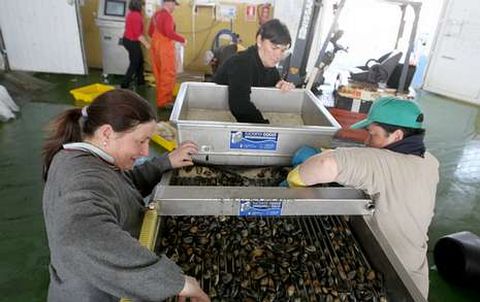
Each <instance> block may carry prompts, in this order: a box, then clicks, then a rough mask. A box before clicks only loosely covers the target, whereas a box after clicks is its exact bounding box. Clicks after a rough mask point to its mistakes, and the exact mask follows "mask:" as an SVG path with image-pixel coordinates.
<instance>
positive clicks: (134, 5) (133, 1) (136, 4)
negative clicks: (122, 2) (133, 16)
mask: <svg viewBox="0 0 480 302" xmlns="http://www.w3.org/2000/svg"><path fill="white" fill-rule="evenodd" d="M128 9H129V10H132V11H137V12H141V11H142V0H130V4H128Z"/></svg>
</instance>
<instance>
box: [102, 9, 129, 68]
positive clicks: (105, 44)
mask: <svg viewBox="0 0 480 302" xmlns="http://www.w3.org/2000/svg"><path fill="white" fill-rule="evenodd" d="M127 12H128V0H100V1H98V10H97V18H96V20H95V21H96V24H97V26H98V28H99V30H100V40H101V47H102V65H103V76H104V77H106V76H108V75H109V74H121V75H123V74H125V72H126V71H127V68H128V52H127V50H126V49H125V48H124V47H123V45H122V37H123V31H124V29H125V16H126V15H127Z"/></svg>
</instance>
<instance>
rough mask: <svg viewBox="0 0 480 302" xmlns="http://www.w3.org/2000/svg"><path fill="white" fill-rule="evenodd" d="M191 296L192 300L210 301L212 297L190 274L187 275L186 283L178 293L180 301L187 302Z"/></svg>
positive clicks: (196, 301)
mask: <svg viewBox="0 0 480 302" xmlns="http://www.w3.org/2000/svg"><path fill="white" fill-rule="evenodd" d="M187 298H190V301H191V302H210V298H209V297H208V296H207V294H206V293H205V292H204V291H203V290H202V288H201V287H200V285H199V284H198V282H197V280H195V279H194V278H192V277H190V276H185V285H184V286H183V289H182V291H181V292H180V293H178V301H179V302H185V301H187Z"/></svg>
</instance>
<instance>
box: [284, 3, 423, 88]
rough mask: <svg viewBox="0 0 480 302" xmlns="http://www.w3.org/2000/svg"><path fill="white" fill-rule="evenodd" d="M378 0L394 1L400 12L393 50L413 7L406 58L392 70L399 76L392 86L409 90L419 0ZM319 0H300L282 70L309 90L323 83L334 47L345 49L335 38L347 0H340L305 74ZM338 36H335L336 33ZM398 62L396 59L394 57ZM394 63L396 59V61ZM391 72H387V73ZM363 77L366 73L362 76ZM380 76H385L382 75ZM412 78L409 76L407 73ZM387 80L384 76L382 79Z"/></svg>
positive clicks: (287, 77)
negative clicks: (330, 48) (293, 35)
mask: <svg viewBox="0 0 480 302" xmlns="http://www.w3.org/2000/svg"><path fill="white" fill-rule="evenodd" d="M379 1H380V2H385V3H391V4H393V5H397V6H398V7H399V8H400V10H401V12H402V15H401V22H400V27H399V29H398V33H397V39H396V43H395V46H394V47H393V49H394V50H396V49H398V47H399V41H400V39H401V38H402V36H403V34H404V29H405V22H404V18H405V14H406V10H407V8H408V7H411V8H412V9H413V12H414V14H415V18H414V20H413V25H412V29H411V32H410V36H409V41H408V47H407V49H406V50H405V52H404V54H405V59H404V62H407V64H399V65H398V66H396V65H395V67H396V68H397V71H396V72H395V73H396V74H398V75H397V77H398V79H397V80H396V83H395V88H398V91H400V92H403V91H407V90H408V86H409V84H410V83H409V79H408V78H407V76H408V73H409V64H408V62H409V61H410V55H411V53H412V51H413V46H414V42H415V36H416V31H417V26H418V20H419V18H420V9H421V7H422V3H421V2H417V1H409V0H379ZM322 2H323V1H321V0H315V1H314V0H305V1H304V4H303V10H302V15H301V19H300V24H299V29H298V32H297V36H296V40H295V48H294V50H293V53H292V55H291V56H290V57H289V58H288V59H287V60H286V61H285V62H284V63H283V67H282V68H283V70H286V79H287V80H288V81H291V82H293V83H294V84H295V85H296V86H297V87H306V88H307V89H308V90H313V91H316V88H317V87H318V86H319V85H321V84H322V83H323V71H324V69H325V68H326V67H327V66H328V65H329V64H330V63H331V61H332V60H333V57H332V56H334V55H335V52H336V51H339V50H344V49H342V48H338V45H336V42H337V40H338V32H339V31H338V19H339V17H340V14H341V11H342V9H343V7H344V5H345V2H346V0H339V1H338V2H337V3H336V4H335V5H334V10H333V14H334V16H333V21H332V23H331V25H330V28H329V31H328V33H327V34H326V36H325V39H324V41H323V42H322V47H321V49H320V52H319V54H318V56H317V59H316V62H315V65H314V68H313V69H312V71H310V73H309V74H308V75H307V73H306V69H305V68H306V65H307V61H308V58H309V55H310V48H311V46H312V45H311V41H312V37H313V36H314V35H315V33H314V31H315V23H316V22H317V18H318V16H319V10H320V9H321V5H322ZM336 36H337V37H336ZM329 44H333V46H334V50H333V51H327V47H328V45H329ZM397 62H398V61H397ZM395 64H397V63H395ZM375 68H376V69H382V71H379V72H377V73H375V74H376V75H377V74H380V73H385V72H384V68H383V66H382V65H380V64H379V65H377V66H376V67H375ZM392 73H393V71H392V72H390V73H388V74H387V75H388V77H389V76H390V75H391V74H392ZM357 78H361V79H363V78H364V77H363V75H357ZM365 78H366V76H365ZM380 78H382V80H383V78H384V76H383V75H382V76H381V77H380ZM410 80H411V77H410ZM385 81H386V80H385Z"/></svg>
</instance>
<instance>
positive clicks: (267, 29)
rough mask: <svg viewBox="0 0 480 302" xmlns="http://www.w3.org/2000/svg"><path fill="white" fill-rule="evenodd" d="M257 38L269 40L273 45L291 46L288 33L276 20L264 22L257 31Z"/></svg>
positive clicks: (283, 25)
mask: <svg viewBox="0 0 480 302" xmlns="http://www.w3.org/2000/svg"><path fill="white" fill-rule="evenodd" d="M256 36H257V37H258V36H260V38H262V40H265V39H267V40H269V41H270V42H272V43H274V44H280V45H291V44H292V38H291V37H290V32H289V31H288V28H287V26H286V25H285V24H283V23H282V22H280V20H278V19H272V20H269V21H267V22H265V23H264V24H263V25H262V26H261V27H260V28H259V29H258V31H257V35H256Z"/></svg>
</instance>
